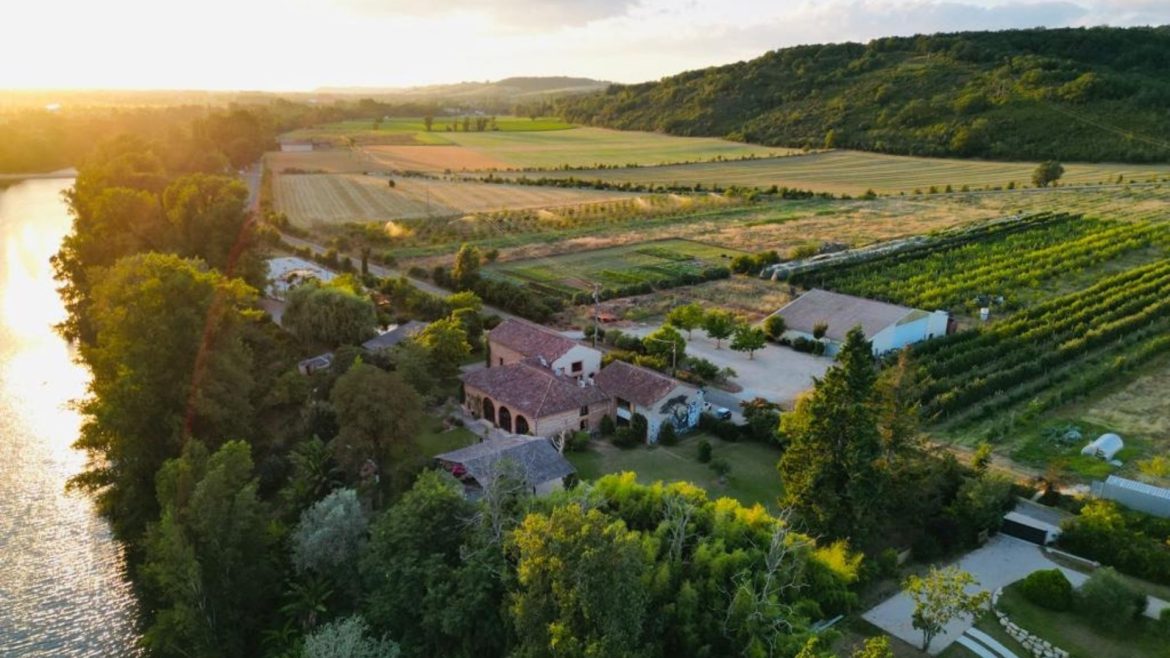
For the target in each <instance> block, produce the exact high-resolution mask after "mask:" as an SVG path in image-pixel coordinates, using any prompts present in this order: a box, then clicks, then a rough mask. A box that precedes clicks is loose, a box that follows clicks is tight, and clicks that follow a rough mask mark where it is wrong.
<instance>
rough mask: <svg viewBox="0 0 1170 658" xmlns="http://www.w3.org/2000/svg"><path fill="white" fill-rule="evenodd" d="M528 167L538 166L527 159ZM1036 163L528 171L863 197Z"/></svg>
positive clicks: (1117, 171)
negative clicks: (807, 191)
mask: <svg viewBox="0 0 1170 658" xmlns="http://www.w3.org/2000/svg"><path fill="white" fill-rule="evenodd" d="M469 137H473V138H474V137H475V136H474V135H471V136H469ZM489 137H490V136H489ZM676 139H677V138H676ZM504 159H506V158H504ZM614 164H618V163H614ZM533 166H543V164H541V163H533ZM1064 167H1065V174H1064V177H1063V178H1062V179H1061V181H1060V182H1061V184H1064V185H1072V184H1077V185H1082V184H1097V183H1101V182H1115V181H1116V180H1117V178H1118V176H1122V177H1124V178H1125V180H1127V181H1128V180H1137V181H1146V180H1148V179H1150V178H1151V177H1157V178H1159V179H1162V178H1166V177H1168V176H1170V166H1167V165H1131V164H1073V163H1070V164H1065V165H1064ZM1035 168H1036V164H1035V163H1028V162H987V161H980V160H948V159H941V158H914V157H907V156H898V155H883V154H880V153H866V152H862V151H827V152H823V153H809V154H806V155H799V156H791V157H780V158H765V159H758V160H737V161H733V162H704V163H699V164H687V165H667V166H661V167H637V168H633V167H631V168H621V169H589V170H584V171H559V172H540V173H539V174H537V173H532V174H530V176H532V177H539V176H545V177H555V178H569V177H575V178H579V179H583V180H596V179H600V180H605V181H611V182H615V183H625V182H629V183H641V184H654V185H671V184H678V185H687V186H690V185H694V184H696V183H701V184H703V185H704V186H705V187H708V188H710V187H714V186H722V187H728V186H731V185H742V186H750V187H770V186H772V185H776V186H779V187H794V188H801V189H811V190H815V191H818V192H833V193H844V194H863V193H864V192H865V191H866V190H869V189H872V190H874V191H875V192H878V193H897V192H906V193H913V192H914V191H915V190H920V191H922V192H927V191H928V190H929V189H930V188H931V187H932V186H934V187H936V188H938V189H940V190H941V189H945V187H946V186H947V185H950V186H952V188H953V189H954V190H956V191H957V190H960V189H962V187H963V186H964V185H967V186H969V187H971V188H973V189H976V188H984V187H989V186H990V187H996V186H1007V185H1008V184H1010V183H1012V182H1014V183H1015V184H1016V186H1022V185H1025V184H1026V185H1031V180H1032V171H1033V170H1034V169H1035Z"/></svg>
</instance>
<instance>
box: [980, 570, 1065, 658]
mask: <svg viewBox="0 0 1170 658" xmlns="http://www.w3.org/2000/svg"><path fill="white" fill-rule="evenodd" d="M1002 592H1003V588H1002V587H1001V588H999V589H997V590H995V592H994V593H992V595H991V610H992V611H993V612H995V617H996V619H999V625H1000V626H1003V629H1004V630H1005V631H1007V634H1008V635H1010V636H1011V638H1012V639H1013V640H1015V641H1016V642H1019V643H1020V646H1022V647H1024V648H1025V649H1027V650H1028V651H1029V652H1031V654H1032V655H1033V656H1035V658H1069V655H1068V652H1067V651H1065V650H1064V649H1061V648H1060V647H1058V646H1055V645H1053V644H1052V643H1051V642H1049V641H1048V640H1045V639H1043V638H1041V637H1039V636H1036V635H1032V634H1031V633H1029V632H1028V631H1026V630H1024V629H1023V628H1021V627H1020V626H1018V625H1016V623H1015V622H1013V621H1012V620H1011V619H1010V618H1009V617H1008V616H1007V615H1006V614H1004V613H1003V612H1000V610H999V608H998V607H997V606H998V605H999V595H1000V594H1001V593H1002Z"/></svg>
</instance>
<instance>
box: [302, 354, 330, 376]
mask: <svg viewBox="0 0 1170 658" xmlns="http://www.w3.org/2000/svg"><path fill="white" fill-rule="evenodd" d="M331 365H333V352H326V353H324V354H318V355H317V356H314V357H310V358H308V359H305V360H303V361H301V362H300V363H298V364H297V370H298V371H299V372H300V373H301V374H302V375H311V374H313V373H315V372H317V371H318V370H325V369H326V368H328V367H329V366H331Z"/></svg>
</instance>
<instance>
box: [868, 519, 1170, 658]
mask: <svg viewBox="0 0 1170 658" xmlns="http://www.w3.org/2000/svg"><path fill="white" fill-rule="evenodd" d="M955 564H957V565H958V566H959V568H960V569H963V570H964V571H968V572H970V573H971V574H972V575H973V576H975V579H976V580H978V581H979V587H977V588H975V587H973V588H970V591H976V590H979V589H984V590H987V591H989V592H990V591H994V590H996V589H998V588H1000V587H1004V586H1005V585H1010V584H1011V583H1014V582H1015V581H1017V580H1020V579H1021V578H1024V577H1025V576H1027V575H1028V574H1030V573H1032V572H1033V571H1038V570H1040V569H1060V570H1061V571H1063V572H1064V575H1065V576H1067V577H1068V580H1069V582H1071V583H1072V585H1073V587H1079V586H1080V585H1081V583H1083V582H1085V580H1087V579H1088V576H1086V575H1085V574H1083V573H1080V572H1079V571H1073V570H1071V569H1067V568H1065V567H1063V566H1061V565H1059V564H1057V563H1055V562H1053V561H1052V560H1050V559H1048V556H1047V555H1045V554H1044V552H1043V551H1042V550H1040V547H1038V546H1036V545H1035V544H1030V543H1028V542H1026V541H1023V540H1021V539H1016V538H1014V537H1008V536H1007V535H1003V534H1000V535H996V536H995V537H993V538H992V539H991V541H989V542H987V544H985V545H984V546H983V547H982V548H979V549H976V550H974V551H972V552H970V553H968V554H967V555H964V556H963V557H962V558H959V560H958V561H957V562H956V563H955ZM1167 607H1170V604H1168V603H1167V602H1166V601H1162V600H1161V599H1155V598H1153V597H1150V603H1149V606H1148V607H1147V609H1146V615H1147V616H1149V617H1155V618H1156V617H1157V616H1158V615H1159V614H1161V611H1162V610H1163V609H1164V608H1167ZM913 612H914V603H913V602H912V601H911V600H910V597H909V596H907V595H906V594H905V593H898V594H896V595H894V596H893V597H891V598H889V599H887V600H885V601H883V602H882V603H880V604H878V605H877V606H875V607H873V608H871V609H870V610H869V611H868V612H866V613H865V614H864V615H862V617H863V618H864V619H865V620H866V621H869V622H870V623H872V624H874V625H876V626H878V627H880V628H881V629H882V630H884V631H886V632H887V633H889V634H890V635H894V636H896V637H898V638H901V639H903V640H906V641H907V642H909V643H910V644H912V645H914V646H920V645H921V643H922V633H921V632H919V631H918V630H917V629H915V628H914V627H913V626H912V625H911V622H910V617H911V614H912V613H913ZM972 625H974V620H972V619H963V620H961V621H953V622H951V623H950V624H947V626H946V628H945V629H943V631H942V632H941V633H939V634H938V636H936V637H935V638H934V642H933V643H932V644H931V645H930V653H931V654H938V653H939V652H941V651H942V650H944V649H946V648H947V647H949V646H950V645H951V643H952V642H954V641H955V640H957V639H958V638H959V636H960V635H962V634H963V631H965V630H967V629H968V628H970V627H971V626H972Z"/></svg>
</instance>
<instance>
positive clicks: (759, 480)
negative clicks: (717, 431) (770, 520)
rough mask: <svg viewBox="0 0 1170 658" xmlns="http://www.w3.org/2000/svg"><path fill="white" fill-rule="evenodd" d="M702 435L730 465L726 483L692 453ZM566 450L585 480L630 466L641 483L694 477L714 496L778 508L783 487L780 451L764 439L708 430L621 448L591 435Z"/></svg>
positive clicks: (714, 455)
mask: <svg viewBox="0 0 1170 658" xmlns="http://www.w3.org/2000/svg"><path fill="white" fill-rule="evenodd" d="M702 438H705V439H707V440H708V441H710V442H711V445H712V448H713V450H712V453H711V454H712V457H713V458H715V459H719V458H722V459H725V460H727V463H728V464H730V465H731V473H730V475H728V478H727V484H720V483H719V478H718V477H717V476H716V475H715V472H714V471H712V470H711V468H710V466H708V465H707V464H703V463H700V462H699V460H698V459H697V458H696V454H697V451H698V444H699V440H700V439H702ZM599 443H603V445H598V444H599ZM567 456H568V458H569V461H570V462H572V463H573V466H575V467H577V474H578V475H579V476H580V477H581V479H583V480H595V479H597V478H599V477H601V476H603V475H608V474H610V473H621V472H623V471H634V472H635V473H637V474H638V481H639V482H641V483H644V484H650V483H653V482H656V481H659V480H661V481H664V482H674V481H680V480H681V481H686V482H692V483H694V484H696V485H698V486H700V487H703V488H704V489H706V490H707V492H708V493H709V494H710V495H711V497H712V498H719V497H723V496H727V497H730V498H735V499H736V500H739V501H740V502H741V503H744V504H745V505H752V504H755V503H760V504H762V505H764V506H765V507H767V508H768V509H769V510H772V511H775V510H776V508H777V505H776V499H777V498H778V497H779V496H780V495H781V493H782V484H781V482H780V474H779V472H777V470H776V462H777V461H779V459H780V451H779V450H777V449H776V448H773V447H772V446H768V445H764V444H762V443H755V442H747V441H740V442H736V443H729V442H727V441H723V440H721V439H718V438H715V437H713V436H711V435H709V434H699V433H696V434H691V435H689V436H687V437H685V438H683V439H682V440H680V441H679V443H678V445H676V446H671V447H665V446H659V447H655V448H646V447H641V446H640V447H637V448H630V449H628V450H621V449H618V448H615V447H613V445H612V444H610V443H609V442H608V440H605V439H598V440H595V441H593V445H592V446H591V447H590V449H589V450H587V451H585V452H574V453H567Z"/></svg>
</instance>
